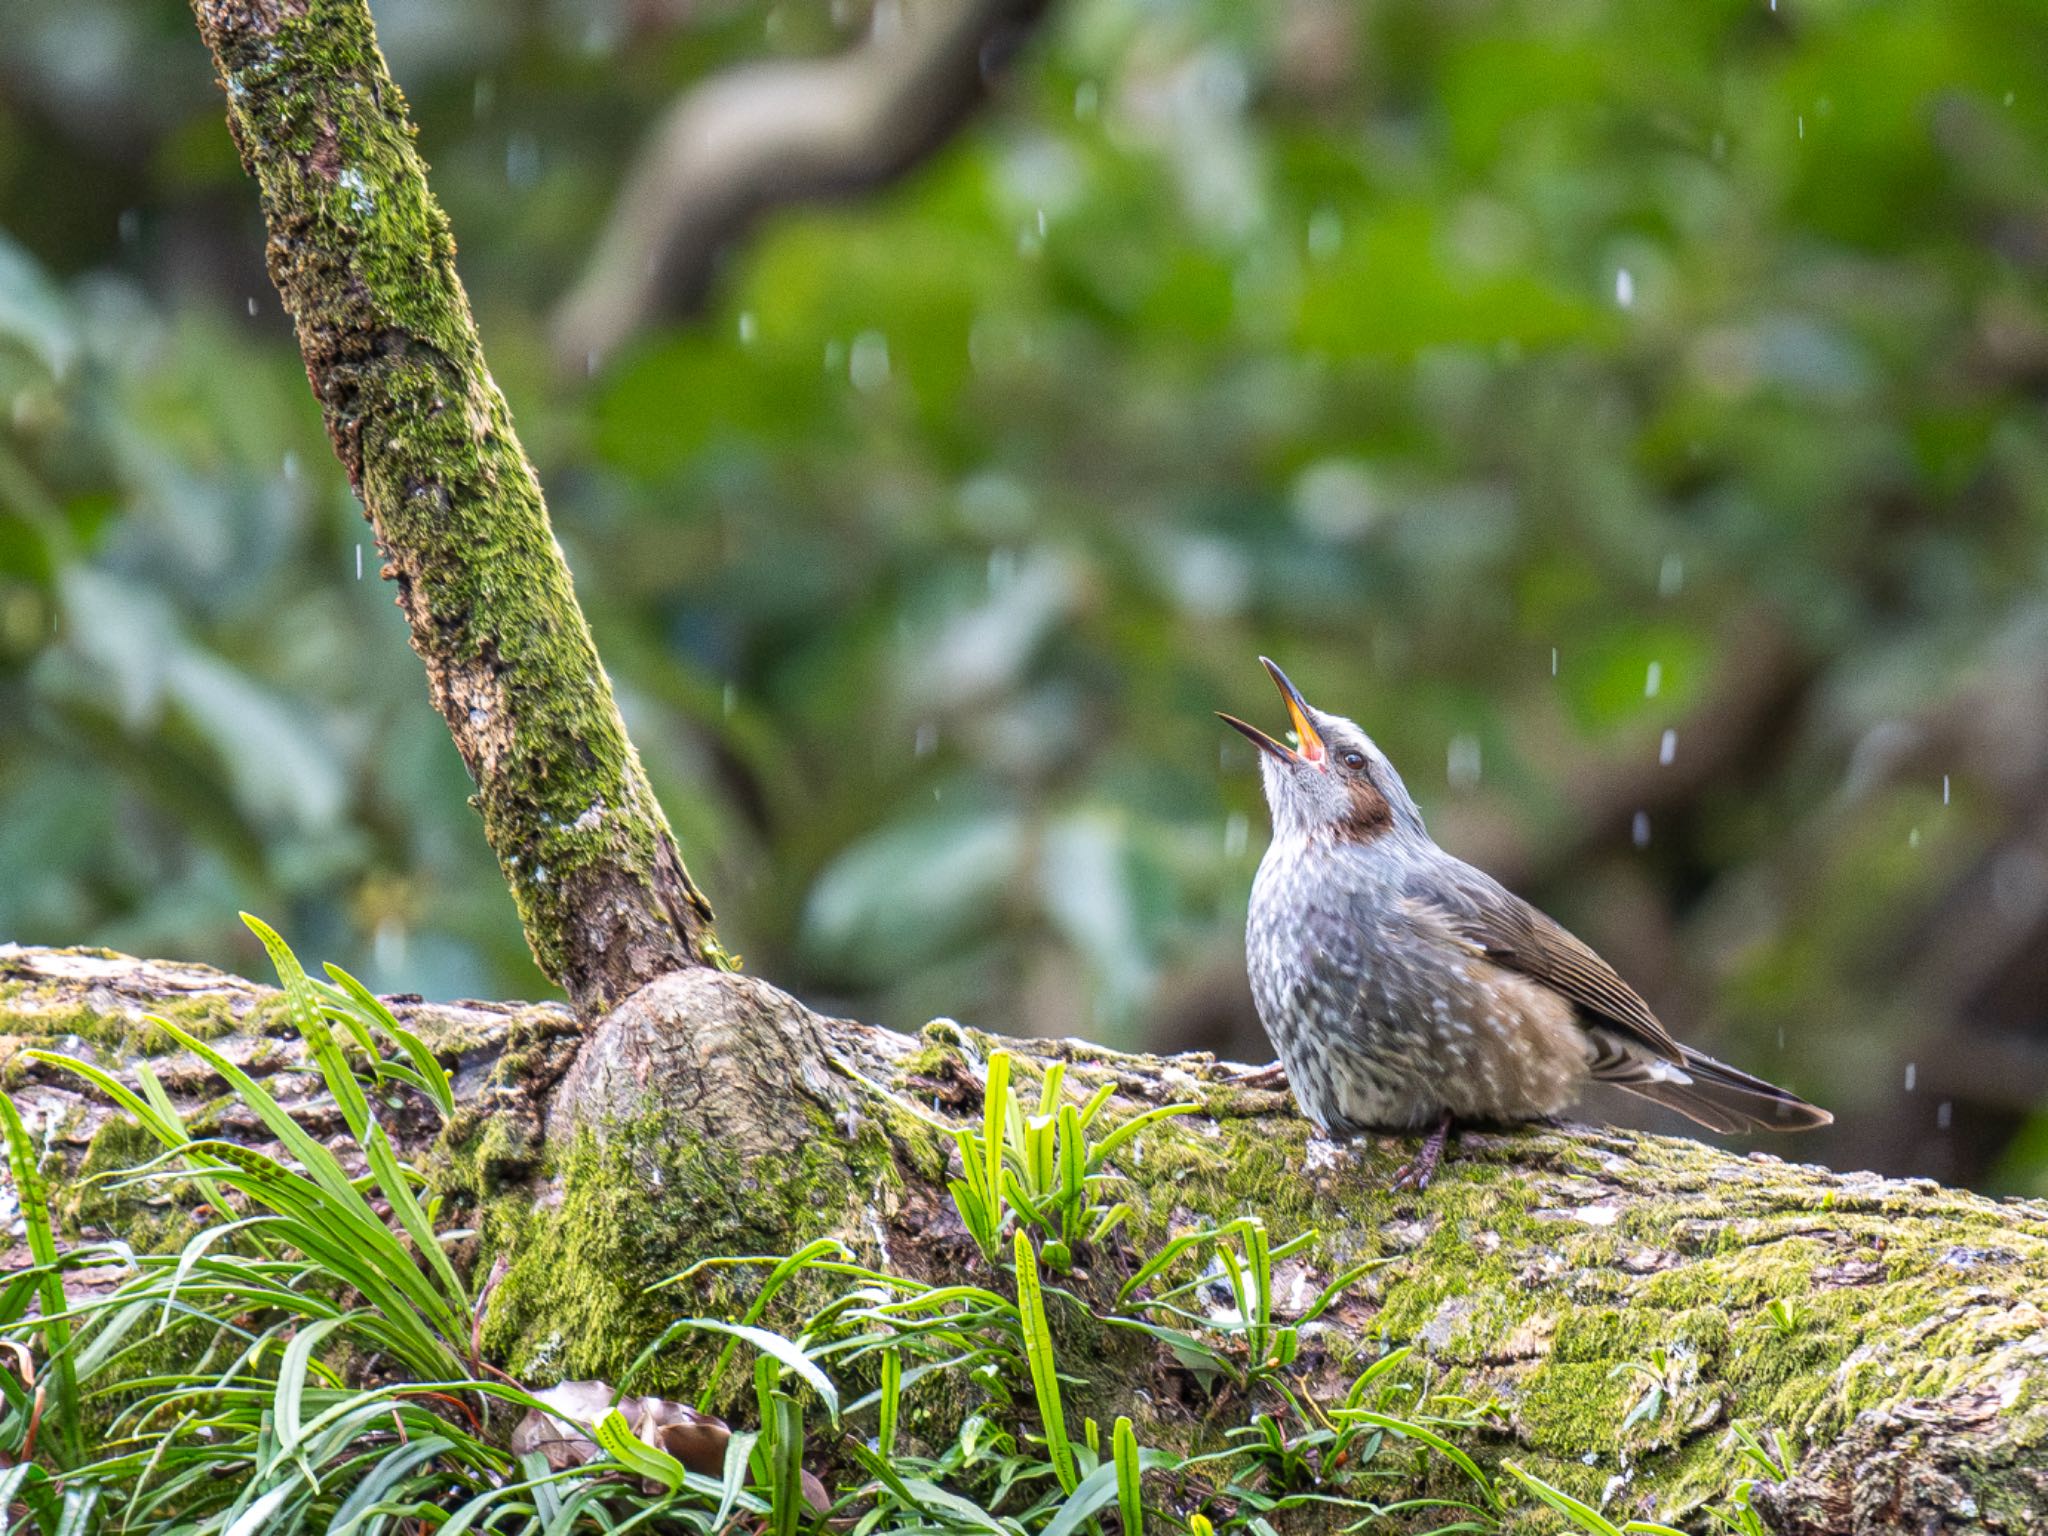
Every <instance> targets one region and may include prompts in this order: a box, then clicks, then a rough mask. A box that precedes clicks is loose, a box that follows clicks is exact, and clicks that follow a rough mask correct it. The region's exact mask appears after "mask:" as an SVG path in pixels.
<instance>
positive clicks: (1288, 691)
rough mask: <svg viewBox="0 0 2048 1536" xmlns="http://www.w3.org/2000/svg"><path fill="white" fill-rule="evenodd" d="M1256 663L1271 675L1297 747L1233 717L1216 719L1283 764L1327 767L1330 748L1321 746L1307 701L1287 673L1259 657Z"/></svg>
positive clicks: (1218, 713) (1320, 733)
mask: <svg viewBox="0 0 2048 1536" xmlns="http://www.w3.org/2000/svg"><path fill="white" fill-rule="evenodd" d="M1259 663H1260V665H1262V666H1263V667H1265V669H1266V670H1267V671H1268V672H1270V673H1271V674H1272V676H1273V685H1274V686H1275V687H1276V688H1278V689H1279V690H1280V697H1281V698H1282V699H1283V700H1285V701H1286V704H1287V717H1288V719H1289V720H1291V721H1292V722H1293V723H1294V739H1295V740H1296V741H1297V742H1299V743H1300V746H1299V747H1295V748H1288V747H1283V746H1282V745H1281V744H1280V743H1279V742H1277V741H1275V740H1274V739H1273V738H1272V737H1270V736H1268V735H1267V734H1266V733H1265V732H1264V731H1262V730H1260V729H1259V728H1258V727H1257V726H1255V725H1247V724H1245V722H1244V721H1242V720H1240V719H1238V718H1237V717H1236V716H1235V715H1226V714H1223V713H1222V712H1221V711H1218V712H1217V715H1216V718H1217V719H1219V720H1221V721H1222V722H1223V723H1224V724H1225V725H1227V726H1229V727H1230V728H1231V729H1232V730H1236V731H1242V732H1243V733H1244V734H1245V735H1246V736H1247V737H1249V738H1250V739H1251V743H1252V745H1253V746H1255V747H1257V748H1258V749H1259V750H1260V751H1261V752H1265V753H1268V754H1270V755H1271V756H1273V757H1274V758H1277V759H1278V760H1279V761H1281V762H1283V763H1306V764H1308V765H1309V766H1311V767H1315V768H1323V767H1327V766H1328V763H1329V760H1330V753H1329V749H1328V748H1327V747H1326V746H1324V745H1323V736H1322V732H1320V731H1318V730H1317V729H1316V728H1315V722H1314V721H1312V720H1310V719H1309V715H1308V700H1306V699H1304V698H1303V697H1302V696H1301V690H1300V689H1299V688H1297V687H1295V686H1294V684H1292V683H1291V682H1289V681H1288V680H1287V674H1286V673H1285V672H1282V671H1281V670H1280V669H1279V668H1278V667H1277V666H1275V665H1274V664H1273V663H1272V662H1271V661H1269V660H1267V659H1266V658H1265V657H1264V656H1261V657H1260V658H1259Z"/></svg>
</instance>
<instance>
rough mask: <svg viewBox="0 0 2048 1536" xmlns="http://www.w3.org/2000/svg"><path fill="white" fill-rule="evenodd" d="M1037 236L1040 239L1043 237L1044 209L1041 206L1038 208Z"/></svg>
mask: <svg viewBox="0 0 2048 1536" xmlns="http://www.w3.org/2000/svg"><path fill="white" fill-rule="evenodd" d="M1038 238H1039V239H1041V240H1043V239H1044V238H1045V210H1044V209H1043V208H1041V209H1039V210H1038Z"/></svg>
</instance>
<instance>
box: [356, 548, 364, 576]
mask: <svg viewBox="0 0 2048 1536" xmlns="http://www.w3.org/2000/svg"><path fill="white" fill-rule="evenodd" d="M362 579H363V546H362V545H360V544H358V545H357V546H356V580H357V581H361V580H362Z"/></svg>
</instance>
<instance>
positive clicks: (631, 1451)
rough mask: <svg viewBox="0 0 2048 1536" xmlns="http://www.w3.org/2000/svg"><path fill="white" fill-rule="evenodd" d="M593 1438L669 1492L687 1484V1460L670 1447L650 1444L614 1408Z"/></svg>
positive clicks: (630, 1468) (623, 1463)
mask: <svg viewBox="0 0 2048 1536" xmlns="http://www.w3.org/2000/svg"><path fill="white" fill-rule="evenodd" d="M591 1438H592V1439H594V1440H595V1441H597V1443H598V1445H599V1447H600V1448H602V1449H603V1451H604V1453H605V1454H606V1455H607V1456H609V1457H611V1459H612V1460H613V1461H616V1462H617V1463H618V1464H619V1465H620V1466H622V1467H624V1468H626V1469H627V1470H628V1471H629V1472H631V1473H633V1474H634V1475H635V1476H636V1477H645V1478H649V1479H651V1480H652V1481H654V1482H657V1483H660V1484H661V1485H662V1486H663V1487H664V1488H666V1489H668V1491H669V1492H671V1493H673V1492H675V1491H676V1489H678V1488H680V1487H682V1486H683V1476H684V1469H683V1464H682V1463H681V1462H680V1461H677V1460H676V1459H675V1457H673V1456H671V1455H669V1453H668V1452H667V1451H661V1450H656V1449H655V1448H654V1447H653V1446H651V1445H648V1444H647V1443H646V1442H645V1441H643V1440H642V1439H641V1438H640V1437H639V1436H638V1435H636V1434H634V1433H633V1431H632V1429H631V1428H630V1427H629V1426H628V1425H627V1423H626V1416H625V1415H624V1414H622V1413H620V1412H619V1410H618V1409H616V1408H614V1409H613V1410H612V1411H611V1412H610V1413H607V1414H606V1415H605V1416H604V1417H603V1418H602V1419H600V1420H598V1422H597V1427H596V1429H595V1430H594V1431H593V1432H592V1435H591Z"/></svg>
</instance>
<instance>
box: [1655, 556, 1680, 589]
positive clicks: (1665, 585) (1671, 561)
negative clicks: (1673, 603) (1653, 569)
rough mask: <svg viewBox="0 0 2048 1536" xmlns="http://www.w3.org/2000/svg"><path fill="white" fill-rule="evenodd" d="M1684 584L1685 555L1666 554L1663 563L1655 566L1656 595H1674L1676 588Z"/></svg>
mask: <svg viewBox="0 0 2048 1536" xmlns="http://www.w3.org/2000/svg"><path fill="white" fill-rule="evenodd" d="M1684 585H1685V557H1684V556H1683V555H1677V554H1670V555H1666V556H1665V557H1664V563H1663V564H1662V565H1660V566H1659V567H1658V568H1657V595H1658V596H1659V597H1676V596H1678V589H1679V588H1680V587H1683V586H1684Z"/></svg>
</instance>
